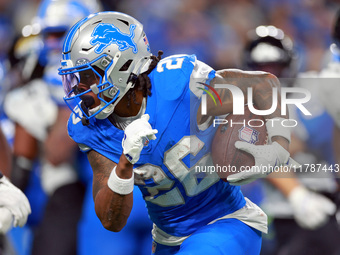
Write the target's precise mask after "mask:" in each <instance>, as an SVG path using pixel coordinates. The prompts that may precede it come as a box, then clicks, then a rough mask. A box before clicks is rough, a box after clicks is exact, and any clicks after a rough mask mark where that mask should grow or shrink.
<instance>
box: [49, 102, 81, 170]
mask: <svg viewBox="0 0 340 255" xmlns="http://www.w3.org/2000/svg"><path fill="white" fill-rule="evenodd" d="M69 116H70V111H69V109H68V108H66V107H60V108H59V110H58V116H57V120H56V121H55V123H54V125H53V126H52V127H51V128H50V131H49V133H48V137H47V139H46V140H45V142H44V152H45V157H46V159H47V160H48V161H49V162H50V163H51V164H52V165H54V166H58V165H60V164H62V163H65V162H67V163H69V162H72V160H73V159H74V155H75V152H76V150H77V144H76V143H75V142H74V141H73V140H72V139H71V138H70V137H69V136H68V134H67V128H66V125H65V123H67V120H68V118H69Z"/></svg>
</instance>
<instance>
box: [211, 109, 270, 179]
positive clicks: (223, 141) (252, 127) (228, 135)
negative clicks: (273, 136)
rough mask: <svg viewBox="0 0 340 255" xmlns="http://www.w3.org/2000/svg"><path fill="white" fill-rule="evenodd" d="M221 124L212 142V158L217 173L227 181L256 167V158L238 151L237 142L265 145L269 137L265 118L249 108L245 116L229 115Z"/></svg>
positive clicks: (245, 111)
mask: <svg viewBox="0 0 340 255" xmlns="http://www.w3.org/2000/svg"><path fill="white" fill-rule="evenodd" d="M219 123H220V125H219V127H218V129H217V131H216V133H215V136H214V139H213V141H212V148H211V149H212V150H211V156H212V160H213V163H214V166H215V171H216V172H217V173H218V175H219V176H220V178H221V179H222V180H223V181H227V180H226V178H227V177H228V176H229V175H231V174H234V173H237V172H239V171H241V170H245V169H246V168H245V167H251V166H254V165H255V160H254V157H253V156H252V155H251V154H249V153H247V152H244V151H242V150H239V149H237V148H236V147H235V142H236V141H244V142H247V143H251V144H254V145H264V144H266V143H267V139H268V136H267V129H266V125H265V119H264V117H263V116H259V115H255V114H253V113H252V112H250V111H249V109H248V107H245V110H244V115H233V114H229V115H228V116H227V117H226V118H225V119H223V121H222V120H220V121H219ZM242 168H243V169H242Z"/></svg>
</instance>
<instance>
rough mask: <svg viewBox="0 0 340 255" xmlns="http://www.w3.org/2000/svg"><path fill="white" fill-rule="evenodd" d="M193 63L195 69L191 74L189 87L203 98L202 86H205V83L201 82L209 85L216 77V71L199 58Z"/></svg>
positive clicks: (197, 95)
mask: <svg viewBox="0 0 340 255" xmlns="http://www.w3.org/2000/svg"><path fill="white" fill-rule="evenodd" d="M193 64H194V69H193V70H192V73H191V76H190V83H189V88H190V91H191V92H192V93H193V94H194V95H195V96H196V97H198V98H201V96H202V94H203V90H202V89H200V88H204V85H203V84H201V83H205V84H208V85H209V84H210V81H211V80H212V79H213V78H215V75H216V71H215V70H214V69H213V68H211V67H210V66H208V65H207V64H205V63H203V62H201V61H199V60H197V59H195V62H194V63H193Z"/></svg>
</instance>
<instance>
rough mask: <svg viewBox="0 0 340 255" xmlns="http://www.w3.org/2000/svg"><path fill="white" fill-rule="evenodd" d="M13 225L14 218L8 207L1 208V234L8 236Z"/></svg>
mask: <svg viewBox="0 0 340 255" xmlns="http://www.w3.org/2000/svg"><path fill="white" fill-rule="evenodd" d="M12 224H13V216H12V213H11V211H10V210H8V209H7V208H6V207H0V234H6V233H7V232H8V231H9V230H10V229H11V228H12Z"/></svg>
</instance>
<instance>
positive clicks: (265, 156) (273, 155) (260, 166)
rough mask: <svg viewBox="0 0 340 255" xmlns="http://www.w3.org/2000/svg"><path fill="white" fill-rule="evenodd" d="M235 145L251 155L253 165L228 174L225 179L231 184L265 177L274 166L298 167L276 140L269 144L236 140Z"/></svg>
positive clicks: (239, 183) (242, 183) (245, 182)
mask: <svg viewBox="0 0 340 255" xmlns="http://www.w3.org/2000/svg"><path fill="white" fill-rule="evenodd" d="M235 147H236V148H237V149H240V150H243V151H245V152H248V153H250V154H251V155H253V156H254V158H255V165H254V166H253V167H251V168H250V169H247V170H244V171H241V172H238V173H235V174H232V175H229V176H228V177H227V181H228V182H229V183H230V184H231V185H236V186H238V185H244V184H247V183H250V182H252V181H255V180H256V179H258V178H261V177H265V176H267V175H268V174H270V173H271V172H272V171H273V170H274V167H279V166H288V167H292V168H294V167H295V168H299V164H298V163H297V162H296V161H295V160H293V159H292V158H290V157H289V152H288V151H286V150H285V149H284V148H283V147H282V146H281V145H280V144H279V143H277V142H273V143H272V144H269V145H254V144H250V143H247V142H240V141H237V142H236V143H235Z"/></svg>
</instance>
